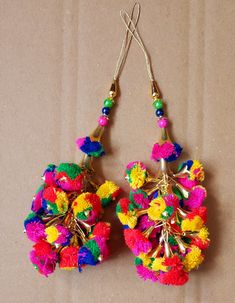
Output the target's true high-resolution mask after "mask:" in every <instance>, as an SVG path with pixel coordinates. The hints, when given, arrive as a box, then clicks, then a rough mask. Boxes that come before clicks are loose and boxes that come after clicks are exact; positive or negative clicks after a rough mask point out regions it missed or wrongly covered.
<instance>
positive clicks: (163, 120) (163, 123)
mask: <svg viewBox="0 0 235 303" xmlns="http://www.w3.org/2000/svg"><path fill="white" fill-rule="evenodd" d="M157 123H158V126H159V127H160V128H165V127H167V126H168V119H167V118H160V119H159V120H158V121H157Z"/></svg>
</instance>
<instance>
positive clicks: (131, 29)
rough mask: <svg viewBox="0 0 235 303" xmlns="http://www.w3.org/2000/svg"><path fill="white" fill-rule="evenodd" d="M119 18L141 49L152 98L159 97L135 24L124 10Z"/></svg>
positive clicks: (147, 56) (149, 62)
mask: <svg viewBox="0 0 235 303" xmlns="http://www.w3.org/2000/svg"><path fill="white" fill-rule="evenodd" d="M138 6H139V10H140V4H138ZM120 16H121V19H122V21H123V23H124V25H125V27H126V30H127V31H128V32H129V33H130V35H131V36H132V37H133V38H134V39H135V41H136V42H137V44H138V45H139V47H140V48H141V50H142V51H143V53H144V57H145V62H146V69H147V73H148V77H149V79H150V81H151V89H152V95H153V97H160V91H159V89H158V86H157V83H156V81H155V79H154V75H153V70H152V64H151V59H150V56H149V54H148V52H147V49H146V47H145V45H144V42H143V40H142V38H141V37H140V34H139V32H138V29H137V23H136V24H135V23H134V22H133V21H132V16H131V17H130V16H129V14H128V13H127V12H126V11H125V10H121V11H120Z"/></svg>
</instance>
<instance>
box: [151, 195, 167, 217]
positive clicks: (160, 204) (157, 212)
mask: <svg viewBox="0 0 235 303" xmlns="http://www.w3.org/2000/svg"><path fill="white" fill-rule="evenodd" d="M165 208H166V203H165V201H164V199H163V198H161V197H158V198H156V199H153V200H152V201H151V203H150V207H149V209H148V216H149V218H150V219H152V220H159V219H161V214H162V213H163V211H164V210H165Z"/></svg>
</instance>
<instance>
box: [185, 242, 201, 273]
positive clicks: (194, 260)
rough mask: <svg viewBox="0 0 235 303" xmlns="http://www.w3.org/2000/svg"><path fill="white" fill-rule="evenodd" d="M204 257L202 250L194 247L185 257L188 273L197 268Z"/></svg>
mask: <svg viewBox="0 0 235 303" xmlns="http://www.w3.org/2000/svg"><path fill="white" fill-rule="evenodd" d="M203 260H204V257H203V256H202V253H201V250H200V249H199V248H198V247H197V246H192V248H191V251H190V252H189V253H188V254H187V255H186V256H185V259H184V261H183V264H184V266H185V268H186V270H187V271H190V270H192V269H194V268H197V267H198V266H199V265H200V264H201V263H202V261H203Z"/></svg>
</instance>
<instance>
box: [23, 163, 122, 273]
mask: <svg viewBox="0 0 235 303" xmlns="http://www.w3.org/2000/svg"><path fill="white" fill-rule="evenodd" d="M43 180H44V183H43V184H42V185H41V186H40V188H39V189H38V191H37V192H36V195H35V197H34V199H33V202H32V212H31V213H30V214H29V216H28V217H27V218H26V220H25V222H24V226H25V231H26V234H27V236H28V238H29V239H30V240H31V241H33V242H35V244H34V246H33V250H32V251H31V252H30V260H31V262H32V263H33V265H34V267H35V268H36V269H37V270H38V271H39V273H41V274H43V275H45V276H48V275H49V274H51V273H53V272H54V270H55V268H56V264H57V263H58V264H59V267H60V268H61V269H73V268H78V269H79V270H80V271H81V270H82V267H84V266H85V265H96V264H99V263H100V262H102V261H103V260H105V259H106V258H107V257H108V254H109V250H108V246H107V240H108V239H109V234H110V225H109V223H107V222H101V221H99V220H100V218H101V216H102V213H103V207H105V206H106V205H108V204H109V203H110V202H111V201H113V200H114V199H115V198H116V196H117V195H118V193H119V192H120V190H119V187H118V186H116V185H115V184H114V183H113V182H111V181H106V182H104V183H103V184H101V185H100V186H97V189H96V192H86V191H84V190H85V187H86V175H85V171H84V170H83V169H82V168H81V167H80V166H78V165H76V164H72V163H62V164H60V165H59V166H58V167H56V166H55V165H49V166H48V168H47V169H46V171H45V172H44V174H43Z"/></svg>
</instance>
